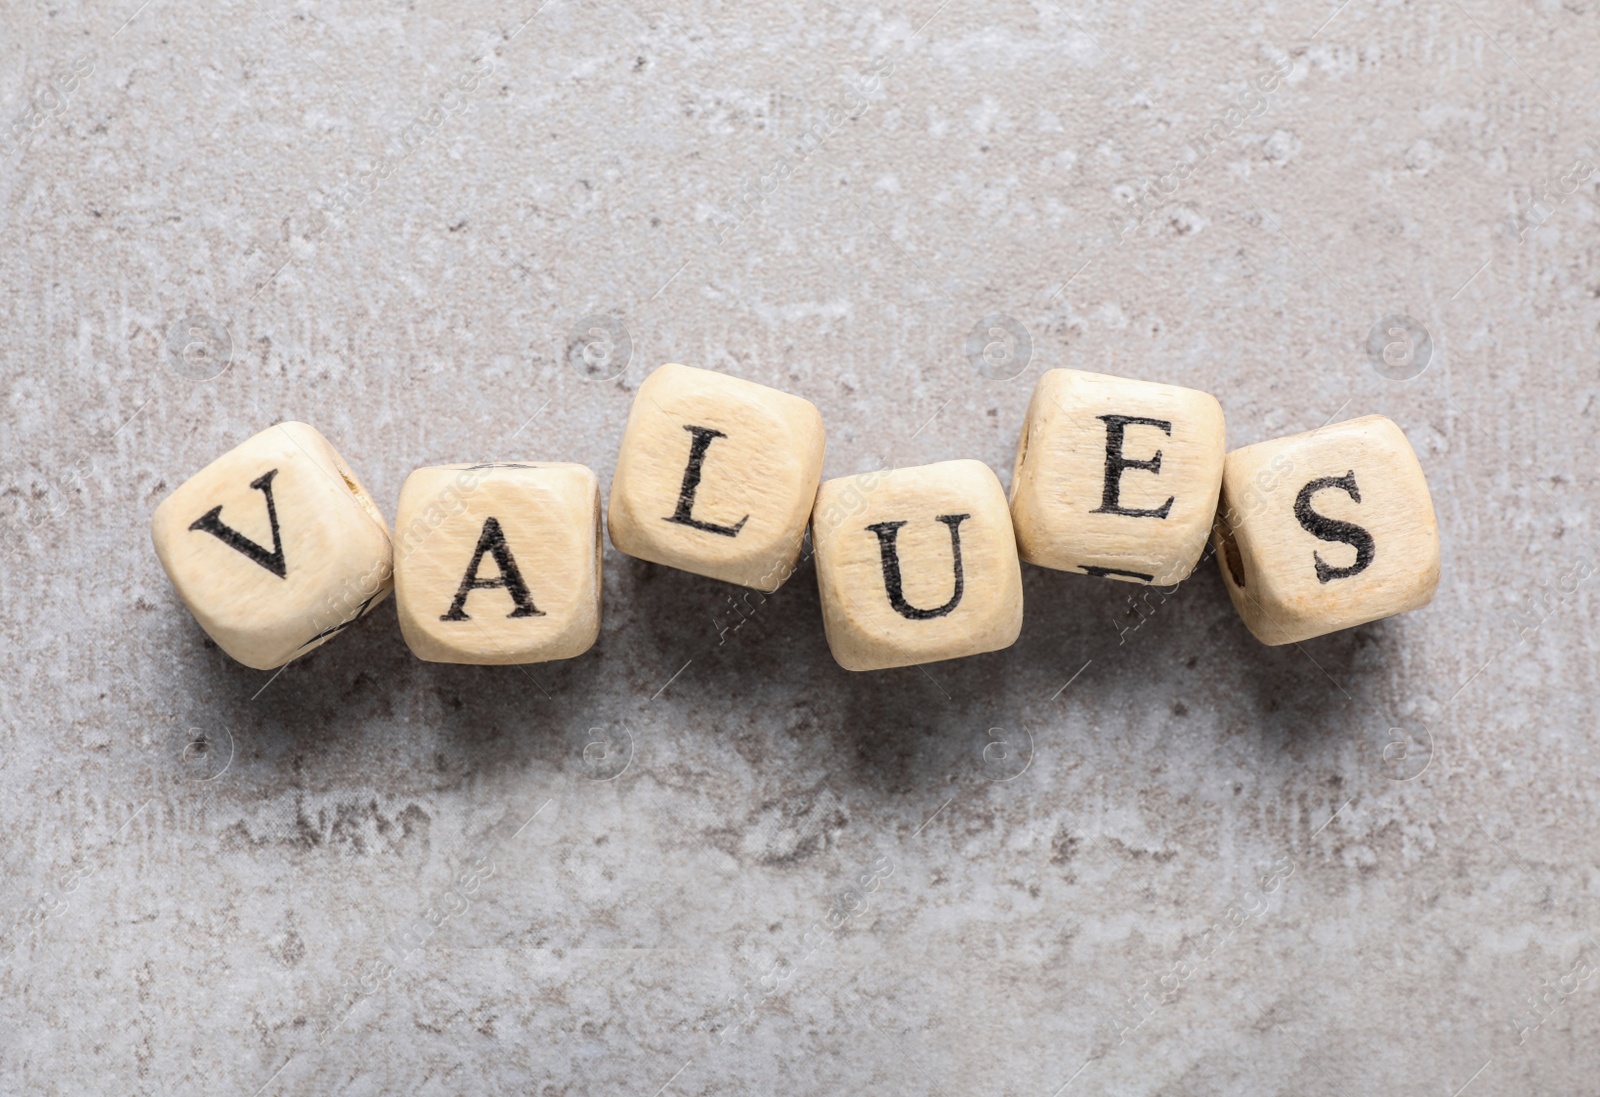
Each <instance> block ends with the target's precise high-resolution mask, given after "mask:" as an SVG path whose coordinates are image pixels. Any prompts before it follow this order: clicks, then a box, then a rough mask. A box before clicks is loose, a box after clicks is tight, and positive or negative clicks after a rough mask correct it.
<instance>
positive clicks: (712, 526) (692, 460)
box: [662, 425, 750, 537]
mask: <svg viewBox="0 0 1600 1097" xmlns="http://www.w3.org/2000/svg"><path fill="white" fill-rule="evenodd" d="M683 429H684V430H686V431H688V432H689V433H690V434H692V435H694V441H693V442H692V443H690V445H689V464H688V466H687V467H685V468H684V470H683V486H682V487H681V488H679V489H678V509H677V510H675V511H673V512H672V517H670V518H664V519H662V521H664V522H676V523H678V524H679V525H680V526H688V527H689V528H691V529H698V530H704V531H705V532H706V533H720V534H722V536H724V537H737V536H738V535H739V531H740V530H741V529H743V528H744V524H745V523H746V522H748V521H749V520H750V516H749V515H748V514H747V515H745V516H744V517H743V518H741V519H739V520H738V521H737V522H735V523H734V524H733V525H731V526H719V525H717V524H716V523H715V522H702V521H700V519H698V518H696V517H694V515H693V513H692V512H693V510H694V493H695V491H696V490H697V489H698V488H699V487H700V469H701V466H703V465H704V464H705V463H706V450H707V449H708V448H710V446H711V439H713V438H726V437H727V435H726V434H724V433H722V431H720V430H712V429H711V428H710V427H693V426H687V425H686V426H685V427H684V428H683Z"/></svg>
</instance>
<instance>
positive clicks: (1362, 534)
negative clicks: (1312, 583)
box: [1294, 469, 1375, 583]
mask: <svg viewBox="0 0 1600 1097" xmlns="http://www.w3.org/2000/svg"><path fill="white" fill-rule="evenodd" d="M1323 488H1342V489H1344V491H1345V492H1346V493H1348V494H1349V496H1350V498H1352V499H1354V500H1355V501H1356V502H1358V503H1359V502H1361V490H1360V489H1359V488H1357V487H1356V473H1355V470H1354V469H1351V470H1350V471H1349V472H1347V473H1345V474H1344V475H1343V476H1324V477H1323V478H1322V479H1320V480H1313V481H1311V483H1309V484H1307V485H1306V486H1305V487H1303V488H1301V489H1300V494H1299V495H1297V496H1295V500H1294V516H1295V517H1296V518H1298V519H1300V524H1301V525H1302V526H1304V527H1305V528H1306V532H1307V533H1310V534H1311V535H1313V536H1314V537H1316V538H1317V539H1318V540H1321V541H1333V542H1335V543H1339V544H1346V545H1352V546H1354V547H1355V550H1356V562H1355V563H1353V564H1351V565H1350V566H1349V567H1347V568H1331V567H1329V566H1328V565H1327V564H1324V563H1323V562H1322V557H1321V556H1318V555H1317V554H1316V553H1315V552H1313V553H1312V554H1311V559H1312V560H1313V561H1314V562H1315V563H1316V565H1317V581H1318V582H1321V583H1326V582H1327V581H1328V580H1330V579H1343V578H1346V577H1347V576H1351V575H1355V574H1357V573H1359V572H1363V571H1366V570H1367V568H1368V567H1370V566H1371V565H1372V556H1373V553H1374V551H1375V548H1374V546H1373V543H1372V534H1370V533H1368V532H1367V531H1366V530H1364V529H1362V528H1361V527H1360V526H1358V525H1356V524H1354V523H1353V522H1338V521H1335V520H1334V519H1332V518H1324V517H1323V516H1322V515H1320V514H1318V513H1317V512H1316V511H1314V510H1312V509H1311V497H1312V496H1313V495H1315V494H1316V493H1317V492H1319V491H1321V490H1322V489H1323Z"/></svg>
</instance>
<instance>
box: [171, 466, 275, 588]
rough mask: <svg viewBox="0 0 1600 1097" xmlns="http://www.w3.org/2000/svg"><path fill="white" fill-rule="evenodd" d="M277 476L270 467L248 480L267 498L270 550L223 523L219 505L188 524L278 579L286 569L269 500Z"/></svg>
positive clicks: (271, 504)
mask: <svg viewBox="0 0 1600 1097" xmlns="http://www.w3.org/2000/svg"><path fill="white" fill-rule="evenodd" d="M276 475H278V470H277V469H270V470H268V471H267V472H264V473H262V474H261V475H260V476H257V477H256V478H255V479H254V480H252V481H250V486H251V487H253V488H255V489H256V490H257V491H259V492H260V493H261V494H262V495H265V496H266V497H267V519H268V520H269V521H270V522H271V523H272V551H271V552H268V551H267V550H266V549H264V548H262V547H261V546H260V545H258V544H256V543H255V542H254V541H252V540H250V538H248V537H246V536H245V535H244V534H242V533H240V532H239V531H238V530H236V529H234V528H233V527H232V526H226V525H223V524H222V519H221V518H220V517H218V515H220V514H221V513H222V508H221V507H212V508H211V509H210V510H208V511H206V512H205V513H204V514H202V515H201V516H200V517H198V518H196V519H195V520H194V521H193V522H192V523H190V525H189V528H190V529H197V530H201V531H203V532H205V533H209V534H211V536H213V537H215V538H216V539H217V540H219V541H221V542H222V543H223V544H225V545H227V546H228V547H229V548H231V549H235V550H237V551H239V552H242V553H244V554H245V555H246V556H248V557H250V559H252V560H254V561H255V562H256V563H258V564H260V565H261V566H262V567H264V568H266V569H267V570H268V571H270V572H272V574H274V575H276V576H277V577H278V578H279V579H286V578H288V572H289V569H288V568H287V567H285V566H284V562H283V538H282V536H281V535H279V533H278V508H277V506H276V505H274V503H273V501H272V478H273V477H274V476H276Z"/></svg>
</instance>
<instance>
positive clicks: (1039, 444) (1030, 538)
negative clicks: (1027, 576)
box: [1011, 369, 1224, 585]
mask: <svg viewBox="0 0 1600 1097" xmlns="http://www.w3.org/2000/svg"><path fill="white" fill-rule="evenodd" d="M1223 439H1224V426H1223V420H1222V407H1221V405H1220V404H1218V403H1217V401H1216V398H1215V397H1212V396H1209V395H1207V394H1206V393H1203V392H1199V391H1197V390H1195V389H1186V388H1179V387H1177V386H1175V385H1162V384H1156V383H1154V382H1150V381H1130V380H1128V379H1127V378H1124V377H1109V376H1106V375H1103V374H1098V373H1083V372H1080V371H1078V370H1070V369H1053V370H1050V371H1048V372H1047V373H1045V374H1044V376H1042V377H1040V378H1039V383H1038V384H1037V385H1036V386H1035V387H1034V390H1033V399H1032V400H1031V401H1030V402H1029V404H1028V412H1027V417H1026V419H1025V421H1024V423H1023V428H1022V438H1021V440H1020V441H1019V442H1018V444H1017V460H1016V465H1015V466H1014V468H1013V471H1012V475H1011V519H1012V521H1013V522H1014V523H1015V524H1016V528H1017V547H1018V551H1019V553H1020V554H1021V556H1022V558H1023V559H1024V560H1026V561H1028V562H1029V563H1030V564H1038V565H1039V566H1041V567H1047V568H1055V569H1057V570H1060V571H1078V572H1084V573H1086V574H1089V575H1098V576H1102V577H1104V578H1108V579H1121V580H1124V581H1127V582H1135V583H1157V584H1161V585H1166V584H1169V583H1176V582H1178V581H1179V580H1180V579H1183V578H1184V577H1185V576H1187V575H1188V574H1189V573H1190V572H1191V571H1193V570H1194V566H1195V564H1196V563H1197V562H1198V561H1199V559H1200V553H1201V552H1202V551H1203V550H1204V548H1205V543H1206V537H1207V535H1208V534H1209V533H1210V530H1211V519H1212V516H1213V515H1214V514H1215V513H1216V507H1217V492H1218V490H1219V488H1220V486H1221V483H1222V460H1223V450H1224V440H1223Z"/></svg>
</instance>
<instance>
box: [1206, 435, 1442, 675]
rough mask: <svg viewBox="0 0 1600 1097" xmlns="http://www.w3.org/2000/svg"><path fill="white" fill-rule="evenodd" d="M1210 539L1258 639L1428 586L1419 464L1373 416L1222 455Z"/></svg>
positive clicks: (1362, 617)
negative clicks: (1212, 537)
mask: <svg viewBox="0 0 1600 1097" xmlns="http://www.w3.org/2000/svg"><path fill="white" fill-rule="evenodd" d="M1215 539H1216V545H1217V557H1218V562H1219V564H1220V565H1221V568H1222V577H1223V583H1224V585H1226V586H1227V588H1228V593H1229V595H1230V596H1232V598H1233V604H1234V606H1235V607H1236V608H1237V609H1238V611H1239V615H1240V616H1241V617H1243V618H1244V622H1245V624H1246V625H1247V626H1248V627H1249V629H1250V631H1251V632H1252V633H1254V634H1255V636H1256V637H1257V638H1258V639H1260V640H1261V641H1263V642H1264V643H1267V644H1288V643H1295V642H1298V641H1301V640H1307V639H1310V638H1311V637H1313V636H1321V635H1323V634H1325V633H1329V632H1334V631H1337V630H1339V629H1344V628H1350V627H1352V626H1354V625H1360V624H1364V623H1366V622H1368V621H1375V620H1377V619H1379V618H1381V617H1388V616H1391V615H1393V614H1396V613H1403V612H1405V611H1406V610H1412V609H1417V608H1418V607H1420V606H1425V605H1427V604H1428V602H1429V601H1431V600H1432V598H1433V593H1434V590H1435V589H1436V588H1437V587H1438V585H1439V526H1438V523H1437V521H1436V520H1435V518H1434V512H1433V501H1432V499H1431V498H1430V497H1429V494H1428V484H1427V481H1426V479H1425V478H1424V477H1423V474H1422V466H1421V464H1419V463H1418V461H1417V457H1416V454H1415V453H1414V452H1413V451H1412V449H1411V444H1410V443H1409V442H1407V441H1406V436H1405V434H1404V433H1403V432H1402V431H1401V430H1400V428H1399V427H1398V426H1396V425H1395V424H1394V423H1393V422H1391V421H1390V420H1388V419H1386V418H1384V417H1383V416H1381V415H1369V416H1367V417H1366V418H1364V419H1354V420H1351V421H1349V422H1345V423H1339V424H1337V425H1335V426H1331V427H1323V428H1322V429H1320V430H1314V431H1311V432H1309V433H1307V434H1297V435H1294V436H1292V437H1289V438H1278V439H1275V440H1273V441H1270V442H1261V443H1258V444H1257V445H1253V446H1245V447H1244V448H1243V449H1237V450H1234V451H1233V452H1232V453H1230V454H1228V459H1227V463H1226V466H1225V468H1224V472H1223V480H1222V498H1221V501H1220V504H1219V506H1218V511H1217V520H1216V532H1215Z"/></svg>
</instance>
